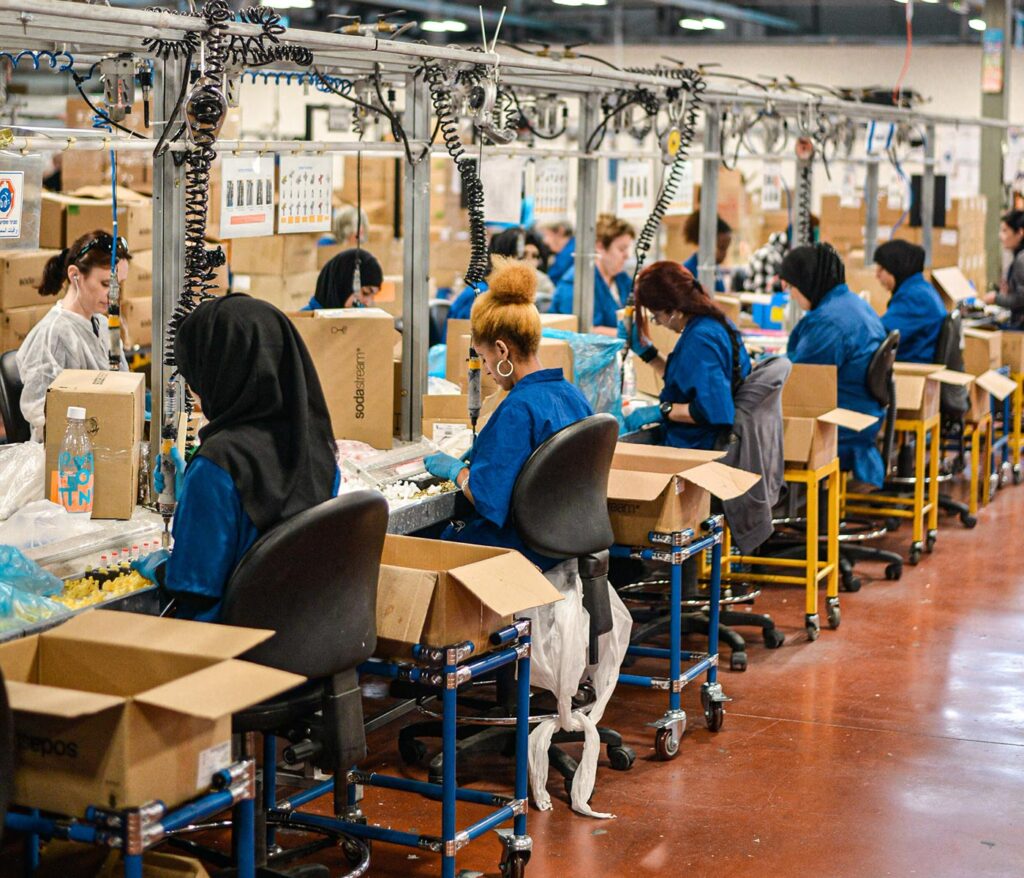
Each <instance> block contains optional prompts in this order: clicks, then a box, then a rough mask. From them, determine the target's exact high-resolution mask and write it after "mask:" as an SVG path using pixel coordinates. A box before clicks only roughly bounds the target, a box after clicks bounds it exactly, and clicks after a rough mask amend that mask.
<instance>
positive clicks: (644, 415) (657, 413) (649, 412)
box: [626, 405, 661, 433]
mask: <svg viewBox="0 0 1024 878" xmlns="http://www.w3.org/2000/svg"><path fill="white" fill-rule="evenodd" d="M660 423H661V409H660V408H659V407H658V406H656V405H645V406H644V407H643V408H638V409H634V410H633V411H632V412H630V413H629V414H628V415H627V416H626V432H627V433H635V432H636V431H637V430H641V429H643V428H644V427H646V426H647V425H648V424H660Z"/></svg>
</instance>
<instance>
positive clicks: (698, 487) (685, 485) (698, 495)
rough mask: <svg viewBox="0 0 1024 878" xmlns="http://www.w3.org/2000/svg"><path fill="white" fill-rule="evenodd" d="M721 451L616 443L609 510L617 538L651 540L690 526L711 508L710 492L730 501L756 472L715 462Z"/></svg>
mask: <svg viewBox="0 0 1024 878" xmlns="http://www.w3.org/2000/svg"><path fill="white" fill-rule="evenodd" d="M722 456H723V452H721V451H698V450H694V449H686V448H665V447H661V446H657V445H627V444H625V443H621V442H620V443H619V444H618V446H617V447H616V449H615V457H614V458H613V460H612V469H611V473H610V475H609V477H608V514H609V516H610V518H611V522H612V530H613V531H614V533H615V542H616V543H619V544H622V545H626V546H646V545H649V543H650V541H649V534H650V533H652V532H656V533H675V532H678V531H682V530H686V529H687V528H693V529H694V530H698V529H699V527H700V523H701V522H702V521H703V520H704V519H705V518H707V517H708V515H709V514H710V510H711V495H712V494H714V495H715V496H716V497H718V498H720V499H722V500H731V499H733V498H735V497H739V496H740V495H741V494H745V493H746V492H747V491H749V490H750V489H751V488H752V487H753V486H754V485H755V484H757V482H758V481H759V480H760V478H761V477H760V476H757V475H754V474H753V473H748V472H744V471H743V470H739V469H734V468H733V467H730V466H726V465H725V464H722V463H719V462H718V458H720V457H722Z"/></svg>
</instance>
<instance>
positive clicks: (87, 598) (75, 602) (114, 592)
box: [52, 570, 153, 610]
mask: <svg viewBox="0 0 1024 878" xmlns="http://www.w3.org/2000/svg"><path fill="white" fill-rule="evenodd" d="M152 584H153V583H151V582H150V581H149V580H148V579H146V577H145V576H143V575H142V574H141V573H139V571H138V570H132V571H131V572H130V573H122V574H121V575H120V576H118V577H116V578H115V579H111V580H110V581H109V582H105V583H103V585H102V586H101V585H100V583H99V582H98V581H97V580H96V579H94V578H93V577H92V576H87V577H83V578H82V579H69V580H68V581H67V582H65V583H64V591H62V592H61V593H60V594H59V595H56V596H54V597H53V598H52V600H55V601H56V602H57V603H59V604H63V605H64V606H65V607H67V608H68V609H69V610H80V609H82V607H91V606H93V605H94V604H100V603H103V601H107V600H110V599H111V598H113V597H118V596H120V595H125V594H129V593H131V592H133V591H138V590H139V589H141V588H146V587H147V586H149V585H152Z"/></svg>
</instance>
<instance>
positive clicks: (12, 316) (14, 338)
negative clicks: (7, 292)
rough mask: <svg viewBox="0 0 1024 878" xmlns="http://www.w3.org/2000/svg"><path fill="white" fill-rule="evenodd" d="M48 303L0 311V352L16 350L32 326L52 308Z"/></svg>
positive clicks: (51, 304)
mask: <svg viewBox="0 0 1024 878" xmlns="http://www.w3.org/2000/svg"><path fill="white" fill-rule="evenodd" d="M53 305H54V303H53V302H51V303H50V304H49V305H33V306H32V307H31V308H12V309H11V310H10V311H4V312H3V313H0V353H5V352H7V351H16V350H17V349H18V348H20V347H21V343H22V342H23V341H24V340H25V336H27V335H28V334H29V332H30V331H31V329H32V327H33V326H35V325H36V324H37V323H38V322H39V321H40V320H42V319H43V318H44V317H45V316H46V315H47V314H49V313H50V311H51V310H52V309H53Z"/></svg>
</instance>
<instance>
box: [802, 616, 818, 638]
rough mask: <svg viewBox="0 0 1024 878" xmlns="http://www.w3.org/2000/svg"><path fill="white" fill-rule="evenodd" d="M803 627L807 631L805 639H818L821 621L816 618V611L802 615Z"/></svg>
mask: <svg viewBox="0 0 1024 878" xmlns="http://www.w3.org/2000/svg"><path fill="white" fill-rule="evenodd" d="M804 628H805V629H806V631H807V639H808V640H809V641H811V643H813V642H814V641H815V640H817V639H818V635H819V634H820V633H821V622H820V621H819V620H818V615H817V613H815V614H814V615H813V616H811V615H808V616H805V617H804Z"/></svg>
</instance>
